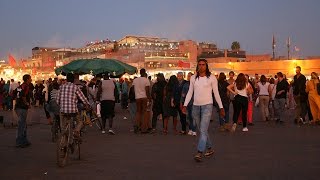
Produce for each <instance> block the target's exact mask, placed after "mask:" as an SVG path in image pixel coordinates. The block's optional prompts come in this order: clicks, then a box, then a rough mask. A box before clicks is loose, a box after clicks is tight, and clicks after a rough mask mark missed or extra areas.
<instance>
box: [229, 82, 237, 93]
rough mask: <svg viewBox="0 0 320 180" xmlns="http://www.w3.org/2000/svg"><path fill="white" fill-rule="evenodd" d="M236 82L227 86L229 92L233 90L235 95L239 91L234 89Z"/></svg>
mask: <svg viewBox="0 0 320 180" xmlns="http://www.w3.org/2000/svg"><path fill="white" fill-rule="evenodd" d="M234 86H235V85H234V84H230V85H229V86H228V87H227V89H228V91H229V92H231V93H232V94H234V95H237V92H236V91H234V89H235V88H234Z"/></svg>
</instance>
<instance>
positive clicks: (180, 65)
mask: <svg viewBox="0 0 320 180" xmlns="http://www.w3.org/2000/svg"><path fill="white" fill-rule="evenodd" d="M178 67H181V68H190V63H189V62H183V61H181V60H179V61H178Z"/></svg>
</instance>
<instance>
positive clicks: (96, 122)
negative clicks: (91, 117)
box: [94, 118, 102, 130]
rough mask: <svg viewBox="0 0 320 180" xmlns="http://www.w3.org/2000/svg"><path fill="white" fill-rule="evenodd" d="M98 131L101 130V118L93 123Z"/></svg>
mask: <svg viewBox="0 0 320 180" xmlns="http://www.w3.org/2000/svg"><path fill="white" fill-rule="evenodd" d="M94 124H95V125H96V126H97V128H98V129H99V130H102V123H101V118H97V119H96V120H95V123H94Z"/></svg>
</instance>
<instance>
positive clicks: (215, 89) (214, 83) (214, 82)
mask: <svg viewBox="0 0 320 180" xmlns="http://www.w3.org/2000/svg"><path fill="white" fill-rule="evenodd" d="M211 77H213V78H212V81H211V87H212V90H213V94H214V98H215V99H216V102H217V103H218V105H219V108H220V109H223V105H222V101H221V97H220V94H219V89H218V81H217V78H216V77H214V76H211ZM211 77H210V78H211Z"/></svg>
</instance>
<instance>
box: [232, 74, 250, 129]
mask: <svg viewBox="0 0 320 180" xmlns="http://www.w3.org/2000/svg"><path fill="white" fill-rule="evenodd" d="M227 89H228V90H229V91H230V92H231V93H232V94H234V95H235V97H234V101H235V102H234V105H235V106H234V110H233V125H232V129H231V131H232V132H234V131H235V130H236V128H237V121H238V117H239V115H240V112H241V111H242V112H243V113H242V121H243V129H242V131H243V132H247V131H248V128H247V113H246V112H247V110H248V94H252V93H253V89H252V87H251V85H250V84H249V83H248V81H247V79H246V77H245V75H244V74H243V73H240V74H239V75H238V77H237V79H236V81H235V84H231V85H229V86H228V87H227Z"/></svg>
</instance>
